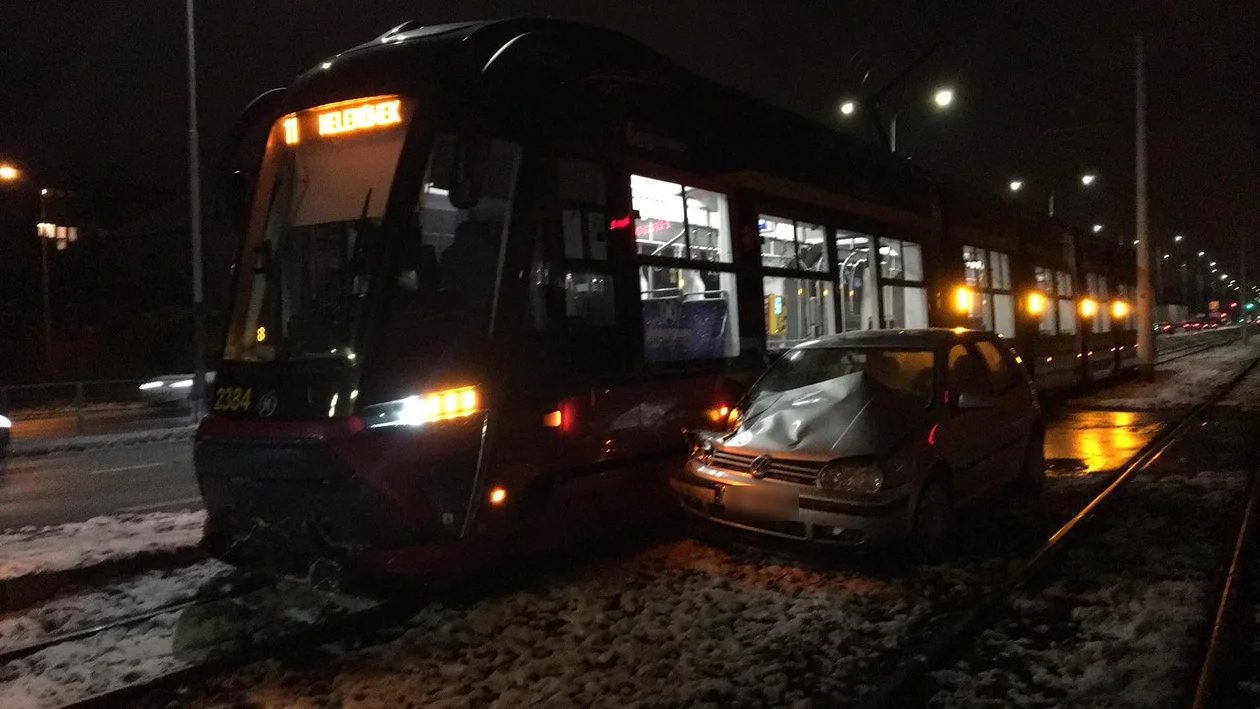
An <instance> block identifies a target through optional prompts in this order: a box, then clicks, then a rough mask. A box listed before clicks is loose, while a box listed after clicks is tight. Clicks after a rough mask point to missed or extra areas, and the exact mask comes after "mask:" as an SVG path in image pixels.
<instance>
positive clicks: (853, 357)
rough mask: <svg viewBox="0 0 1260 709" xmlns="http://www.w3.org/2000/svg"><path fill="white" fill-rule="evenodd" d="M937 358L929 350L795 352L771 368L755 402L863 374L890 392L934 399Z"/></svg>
mask: <svg viewBox="0 0 1260 709" xmlns="http://www.w3.org/2000/svg"><path fill="white" fill-rule="evenodd" d="M934 362H935V357H934V355H933V353H932V352H931V351H929V350H894V349H885V348H877V347H856V348H839V347H811V348H805V349H795V350H792V351H790V352H788V353H787V354H785V355H783V357H781V358H779V360H778V361H777V362H775V363H774V365H772V366H771V367H770V369H769V370H768V371H767V372H766V374H765V376H763V377H762V378H761V381H759V382H757V384H756V386H755V387H754V388H753V399H754V400H755V399H756V398H758V397H760V396H762V395H766V394H777V393H780V392H784V391H788V390H790V389H798V388H800V387H803V386H808V385H810V384H816V383H818V382H823V381H827V380H829V379H836V378H839V377H843V376H845V375H848V374H855V373H858V372H861V373H863V374H865V375H866V376H867V377H870V378H871V379H873V380H875V381H877V382H879V383H880V384H882V385H884V386H886V387H888V388H889V389H896V390H899V391H904V392H907V393H911V394H914V395H916V397H918V398H921V399H922V400H923V402H924V404H927V403H929V402H930V401H931V397H932V386H933V383H932V369H933V366H934Z"/></svg>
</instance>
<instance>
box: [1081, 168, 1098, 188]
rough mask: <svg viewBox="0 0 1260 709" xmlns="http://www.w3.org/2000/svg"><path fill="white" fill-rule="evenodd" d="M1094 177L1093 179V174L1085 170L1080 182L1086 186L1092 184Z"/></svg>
mask: <svg viewBox="0 0 1260 709" xmlns="http://www.w3.org/2000/svg"><path fill="white" fill-rule="evenodd" d="M1094 179H1095V176H1094V174H1093V173H1088V172H1087V173H1085V174H1084V175H1081V184H1082V185H1085V186H1086V187H1089V186H1090V185H1092V184H1094Z"/></svg>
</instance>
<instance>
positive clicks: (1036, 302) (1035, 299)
mask: <svg viewBox="0 0 1260 709" xmlns="http://www.w3.org/2000/svg"><path fill="white" fill-rule="evenodd" d="M1045 310H1046V298H1045V296H1043V295H1042V294H1040V293H1036V292H1033V293H1029V294H1028V314H1029V315H1040V314H1042V313H1043V312H1045Z"/></svg>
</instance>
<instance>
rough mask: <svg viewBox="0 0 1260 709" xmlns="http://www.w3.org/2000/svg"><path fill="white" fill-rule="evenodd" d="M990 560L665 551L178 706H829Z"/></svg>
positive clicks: (477, 601)
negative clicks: (923, 561) (906, 562)
mask: <svg viewBox="0 0 1260 709" xmlns="http://www.w3.org/2000/svg"><path fill="white" fill-rule="evenodd" d="M1007 561H1008V560H1005V559H1003V560H990V561H989V562H988V565H987V566H986V565H985V564H984V563H974V564H967V563H962V564H941V565H925V566H920V567H918V568H904V567H903V568H899V569H897V568H878V569H877V570H875V571H874V572H872V570H871V566H872V563H864V562H862V561H860V560H856V559H853V558H852V557H850V556H847V555H843V556H834V555H833V556H830V557H826V556H824V557H822V558H811V559H809V560H806V559H803V558H802V557H800V556H795V555H789V556H784V555H781V554H779V553H777V552H765V551H761V550H756V549H750V548H746V547H741V546H739V545H730V544H717V545H714V544H706V543H703V542H700V541H696V540H684V541H675V542H670V543H666V544H660V545H657V546H655V547H653V548H651V549H649V550H647V551H644V552H640V553H638V554H636V555H634V556H632V557H630V558H620V559H612V560H606V561H604V562H601V563H598V564H594V565H593V567H585V568H579V569H570V570H569V571H567V572H564V571H561V572H558V573H552V574H543V575H541V577H531V578H529V579H528V580H527V581H526V582H525V583H524V587H523V588H518V589H516V590H514V591H511V592H507V593H500V594H498V595H492V596H490V597H479V598H469V599H467V600H466V601H463V602H451V601H447V602H435V603H434V604H432V605H430V606H427V607H426V608H424V609H423V610H422V611H420V612H419V613H418V614H417V615H416V616H415V617H414V618H413V620H412V621H411V623H410V624H409V628H408V629H407V630H406V632H405V633H403V634H402V635H401V637H399V638H398V639H396V640H393V641H390V642H387V643H384V644H381V645H377V646H374V647H369V648H366V649H364V650H360V651H356V652H351V653H348V654H345V655H342V656H340V657H335V658H330V659H329V661H328V663H327V665H326V666H322V667H320V668H318V669H316V670H311V671H301V670H293V669H291V668H290V669H286V668H282V667H279V666H277V665H276V664H275V663H263V664H260V665H256V666H253V667H250V668H245V669H243V670H241V671H239V672H237V673H236V674H234V675H232V676H230V677H228V678H226V679H224V680H222V683H221V685H220V686H217V687H214V688H212V689H211V690H210V691H209V692H208V696H207V697H204V698H202V699H200V700H198V701H196V702H192V703H190V706H196V707H203V708H208V707H235V706H251V707H290V706H292V707H316V706H347V707H351V706H352V707H356V708H361V709H372V708H377V707H380V708H385V707H390V708H393V707H464V706H499V707H514V706H530V707H625V706H641V707H648V706H651V707H670V706H697V705H698V706H713V707H742V706H784V707H802V708H804V707H811V706H817V705H829V704H831V703H833V701H834V699H835V698H837V697H856V696H857V695H858V694H860V693H861V692H862V691H866V690H869V689H870V687H871V686H872V685H873V684H874V683H875V682H877V681H878V680H879V679H880V678H881V677H882V676H883V674H884V673H885V672H887V671H888V669H889V668H890V667H892V666H893V665H895V664H896V663H897V662H899V661H900V660H901V659H902V653H904V652H905V651H906V648H908V647H911V646H914V645H915V644H916V642H917V641H918V640H919V639H921V637H922V636H923V633H924V632H925V629H927V628H929V627H930V626H931V623H932V619H933V617H934V615H935V613H937V612H939V610H940V609H941V608H942V607H944V606H947V605H948V604H949V603H950V602H951V601H957V600H958V599H960V598H966V597H970V595H971V594H972V593H974V592H975V590H976V586H977V584H978V582H979V581H978V579H980V578H982V577H989V578H992V577H994V576H996V575H997V573H998V571H999V569H1002V570H1004V569H1005V568H1006V565H1005V564H1006V563H1007ZM874 565H875V566H877V567H878V566H879V564H878V563H875V564H874Z"/></svg>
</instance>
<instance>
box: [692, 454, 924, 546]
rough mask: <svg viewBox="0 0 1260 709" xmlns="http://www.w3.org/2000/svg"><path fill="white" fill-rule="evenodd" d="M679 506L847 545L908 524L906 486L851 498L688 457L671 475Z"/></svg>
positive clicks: (737, 523)
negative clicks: (857, 499)
mask: <svg viewBox="0 0 1260 709" xmlns="http://www.w3.org/2000/svg"><path fill="white" fill-rule="evenodd" d="M670 486H671V487H673V489H674V491H675V492H676V493H678V495H679V497H680V500H681V502H682V506H683V509H685V510H687V511H688V512H691V513H693V514H696V515H698V516H700V517H704V518H705V519H709V520H712V521H713V522H717V523H719V524H722V525H726V526H729V527H736V528H739V529H744V530H747V531H751V532H756V533H758V534H766V535H771V536H775V537H783V538H788V539H797V540H802V541H808V542H814V543H820V544H830V545H837V546H851V547H878V546H883V545H886V544H889V543H892V542H895V541H897V540H900V539H903V538H905V537H906V535H907V534H909V531H910V528H911V512H912V505H911V504H910V502H911V499H912V497H911V495H910V491H909V489H908V488H909V487H910V486H903V487H904V489H899V490H890V491H887V493H886V494H884V495H881V496H880V498H879V499H877V500H874V501H869V502H866V501H864V502H854V501H851V500H847V499H844V498H841V497H838V496H834V495H831V494H829V493H826V492H824V491H822V490H818V489H817V488H813V487H808V486H804V485H794V484H790V483H778V482H774V481H760V480H756V479H754V478H752V477H750V476H746V475H738V474H732V473H730V472H729V471H724V470H721V469H719V468H714V467H711V466H707V465H704V464H703V463H700V462H699V461H697V460H695V459H694V458H693V459H690V460H688V461H687V464H686V465H685V466H684V467H683V468H682V469H681V470H679V471H678V472H676V473H675V474H674V475H672V476H671V478H670Z"/></svg>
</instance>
